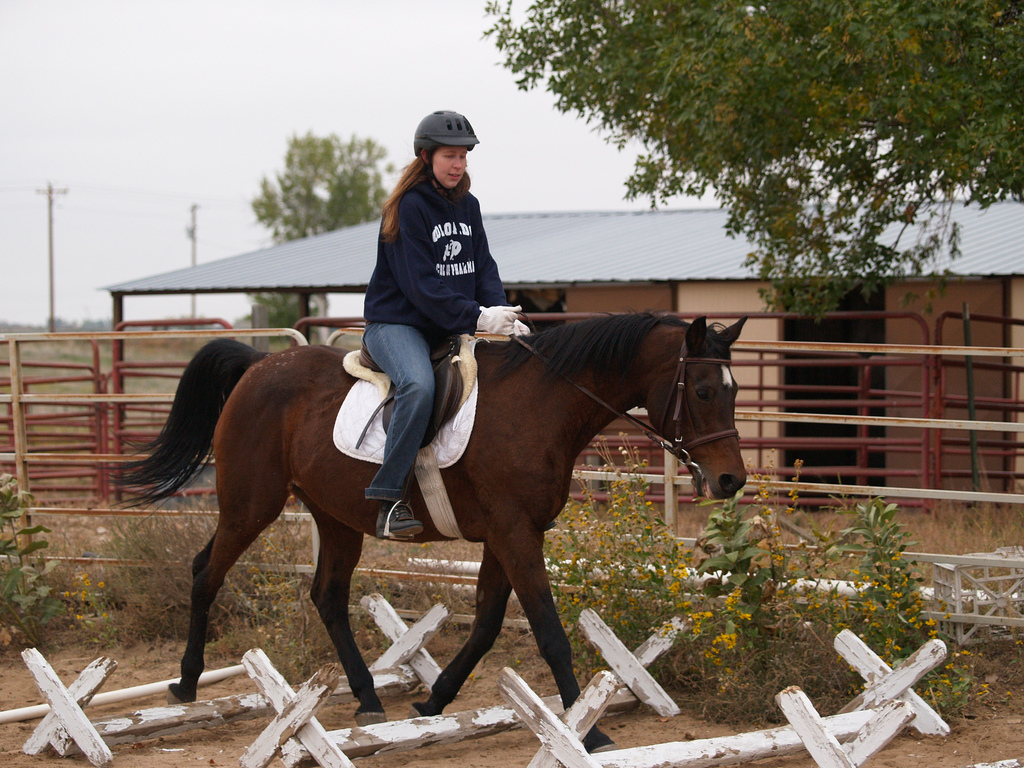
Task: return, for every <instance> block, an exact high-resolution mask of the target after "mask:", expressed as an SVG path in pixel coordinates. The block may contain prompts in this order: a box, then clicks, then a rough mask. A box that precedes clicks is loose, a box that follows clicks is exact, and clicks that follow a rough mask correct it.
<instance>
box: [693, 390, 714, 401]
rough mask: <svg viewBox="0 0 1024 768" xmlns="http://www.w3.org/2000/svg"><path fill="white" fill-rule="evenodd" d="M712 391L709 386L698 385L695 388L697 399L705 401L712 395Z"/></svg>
mask: <svg viewBox="0 0 1024 768" xmlns="http://www.w3.org/2000/svg"><path fill="white" fill-rule="evenodd" d="M714 394H715V393H714V391H713V390H712V389H711V387H698V388H697V399H698V400H703V401H704V402H707V401H708V400H710V399H711V398H712V397H713V396H714Z"/></svg>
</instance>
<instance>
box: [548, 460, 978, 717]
mask: <svg viewBox="0 0 1024 768" xmlns="http://www.w3.org/2000/svg"><path fill="white" fill-rule="evenodd" d="M627 459H629V456H628V453H627ZM634 466H637V469H642V467H640V466H638V465H634ZM755 480H756V478H755ZM761 486H762V487H761V488H760V490H759V491H758V493H757V494H756V496H755V498H754V500H753V502H752V503H751V504H749V505H746V506H743V505H741V503H740V495H739V494H737V496H736V497H734V498H732V499H727V500H725V501H721V502H707V503H706V505H707V506H709V507H710V511H709V513H708V517H707V524H706V527H705V530H704V531H703V533H702V535H701V536H700V537H699V538H698V540H697V544H696V546H695V547H694V549H693V551H687V550H686V549H685V548H684V547H683V546H681V544H680V542H679V541H678V540H677V539H675V538H674V537H673V536H672V535H671V534H670V532H669V531H668V530H667V529H666V528H665V526H664V524H663V523H661V521H660V520H658V519H657V516H656V514H655V510H654V509H653V507H652V504H651V503H650V502H649V501H648V500H647V499H646V485H645V483H644V482H643V481H642V480H641V479H640V478H639V477H637V476H636V474H630V473H625V474H623V475H622V476H621V477H620V478H619V479H617V480H616V481H615V482H613V483H612V484H611V486H610V493H609V498H608V501H607V503H606V504H604V505H601V504H597V503H595V501H594V499H593V498H592V497H588V498H587V499H585V500H584V502H583V503H581V504H570V505H569V507H568V508H567V510H566V512H565V513H564V514H563V518H562V525H561V527H560V530H558V531H557V532H556V534H555V535H553V536H550V537H549V542H548V550H547V555H548V557H549V562H550V575H551V577H552V582H553V583H555V584H557V585H559V586H558V591H559V594H560V603H561V606H560V609H561V613H562V616H563V620H564V621H565V622H566V624H567V626H575V622H576V620H577V617H578V616H579V613H580V611H582V610H583V609H584V608H592V609H594V610H595V611H597V613H598V614H599V615H600V616H601V617H602V619H603V620H604V621H605V622H606V623H608V625H609V626H610V627H611V628H612V629H613V630H614V631H615V632H616V634H617V635H618V636H619V638H620V639H622V641H623V642H624V643H625V644H626V645H627V646H629V647H631V648H635V647H636V646H637V645H638V644H639V643H640V642H642V641H643V640H645V639H646V638H647V637H648V636H649V635H650V634H651V633H652V632H653V631H654V630H655V629H656V628H657V627H659V626H660V625H661V624H662V623H663V622H665V621H667V620H669V619H670V618H672V617H673V616H680V617H683V618H686V619H688V620H689V629H688V631H686V632H684V633H682V634H681V636H680V639H679V640H678V641H677V643H676V645H675V647H674V648H673V649H672V651H670V652H669V653H668V654H666V657H665V658H663V660H661V662H660V663H659V664H658V666H657V667H656V668H655V670H654V672H655V674H656V675H657V676H658V678H659V679H660V681H661V682H662V684H663V685H667V686H669V687H674V688H676V689H679V690H681V691H684V692H686V693H687V694H688V695H687V698H688V699H690V700H693V701H697V702H700V708H701V710H702V713H703V714H704V715H705V716H709V717H712V718H714V719H716V720H725V721H731V722H746V723H749V722H778V721H779V718H780V713H779V712H778V710H777V708H776V706H775V704H774V697H775V694H777V693H778V692H779V691H780V690H782V689H783V688H785V687H787V686H790V685H797V686H800V687H801V688H802V689H803V690H804V691H805V692H806V693H807V694H808V696H810V697H811V699H812V700H814V701H815V704H816V706H817V707H818V709H819V711H822V712H834V711H837V710H838V709H839V708H840V707H841V706H843V705H844V704H845V703H846V702H847V701H849V700H850V699H851V698H853V697H854V696H855V695H856V694H857V693H858V692H859V691H860V690H861V689H862V688H863V680H862V679H861V678H860V676H859V675H857V674H855V673H854V672H853V671H852V670H851V668H850V667H849V665H847V664H846V663H845V662H844V661H843V660H842V659H841V658H840V657H839V656H838V654H836V652H835V650H834V649H833V645H832V642H833V639H834V637H835V635H836V634H837V633H838V632H839V631H840V630H842V629H846V628H849V629H851V630H853V631H855V632H856V633H857V634H858V635H859V636H860V637H861V638H863V639H864V640H865V642H866V643H867V644H868V645H869V646H870V647H871V648H872V649H873V650H874V651H875V652H876V653H877V654H878V655H879V656H881V657H882V658H883V659H884V660H885V661H886V662H887V663H889V664H890V665H892V666H895V665H896V664H898V663H899V662H900V661H902V660H903V659H904V658H905V657H906V656H908V655H909V654H910V653H912V652H913V651H915V650H917V648H919V647H920V646H921V645H923V644H924V643H925V642H926V641H927V640H928V639H930V638H932V637H936V636H938V630H937V627H936V625H935V622H933V621H925V620H924V619H923V617H922V609H923V600H922V598H921V593H920V589H919V587H920V583H921V581H922V579H921V576H920V575H919V573H918V568H917V566H916V564H915V563H913V562H912V561H909V560H908V559H907V558H906V556H905V552H906V549H907V546H908V545H909V541H908V539H909V535H908V534H907V533H906V532H904V531H903V530H902V529H901V528H900V526H899V524H898V522H897V521H896V513H897V507H896V506H895V505H892V504H885V503H884V502H882V501H881V500H878V499H871V500H868V501H864V502H861V503H858V504H856V505H855V506H854V508H853V509H852V510H851V511H850V512H849V514H850V515H851V516H853V517H854V518H855V520H854V522H853V523H852V524H851V525H849V526H848V527H847V528H845V529H844V530H842V531H839V532H836V533H831V532H818V538H819V545H818V546H815V547H811V546H808V545H807V544H806V543H786V541H785V540H784V536H783V532H782V528H781V526H780V523H779V521H780V517H781V516H783V515H787V514H791V513H792V512H793V511H794V506H795V504H796V502H797V498H796V494H795V493H793V494H791V497H790V498H787V499H786V500H785V502H784V503H780V502H779V501H778V500H777V499H772V498H771V497H770V496H769V494H768V492H767V491H766V490H765V486H766V484H765V483H762V484H761ZM851 556H854V557H856V558H857V559H856V560H854V561H851V560H850V557H851ZM574 645H575V646H576V647H575V650H576V657H577V660H578V664H579V666H580V668H581V669H580V670H579V671H580V674H581V676H583V677H587V676H589V675H590V674H593V673H594V672H595V671H596V670H597V668H598V665H599V663H600V660H599V659H598V658H597V657H596V655H595V654H594V653H593V652H592V651H591V650H590V649H589V648H587V647H583V645H582V643H580V642H579V640H578V638H577V639H576V641H575V643H574ZM974 688H975V685H974V680H973V676H972V675H971V671H970V659H969V655H967V654H964V653H962V652H957V653H953V654H951V656H950V659H949V660H948V662H947V664H946V666H945V667H943V668H940V669H939V670H936V671H934V672H932V673H931V674H930V675H929V676H928V677H927V678H925V679H924V680H923V681H922V682H921V683H920V684H919V686H918V690H919V691H920V692H922V694H923V695H926V696H927V698H928V699H929V700H930V701H931V702H932V703H933V705H935V706H936V707H937V708H938V709H939V711H940V712H941V713H943V714H944V715H947V716H949V715H953V714H956V713H957V712H959V711H961V710H962V709H963V708H964V707H965V706H966V704H967V703H968V702H969V700H970V696H971V695H972V694H971V692H972V690H974Z"/></svg>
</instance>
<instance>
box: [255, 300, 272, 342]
mask: <svg viewBox="0 0 1024 768" xmlns="http://www.w3.org/2000/svg"><path fill="white" fill-rule="evenodd" d="M269 326H270V310H268V309H267V306H266V305H265V304H253V305H252V327H253V328H268V327H269ZM252 345H253V347H255V348H256V350H257V351H259V352H269V351H270V338H269V337H267V336H254V337H253V339H252Z"/></svg>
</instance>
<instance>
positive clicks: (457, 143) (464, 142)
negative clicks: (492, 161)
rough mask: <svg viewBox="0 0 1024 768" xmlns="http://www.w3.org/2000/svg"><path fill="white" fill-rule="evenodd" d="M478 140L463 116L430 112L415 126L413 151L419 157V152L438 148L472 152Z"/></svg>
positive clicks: (441, 111) (456, 113)
mask: <svg viewBox="0 0 1024 768" xmlns="http://www.w3.org/2000/svg"><path fill="white" fill-rule="evenodd" d="M479 143H480V140H479V139H477V137H476V134H475V133H474V132H473V126H472V125H470V124H469V120H467V119H466V118H465V116H464V115H460V114H459V113H458V112H452V111H450V110H439V111H437V112H432V113H430V114H429V115H427V116H426V117H424V118H423V119H422V120H420V124H419V125H418V126H416V137H415V138H414V139H413V143H412V146H413V149H414V150H415V151H416V155H417V156H419V154H420V151H421V150H424V149H425V150H427V151H428V152H429V151H431V150H434V149H437V148H438V147H441V146H444V147H465V148H466V149H467V150H472V149H473V147H474V146H475V145H476V144H479Z"/></svg>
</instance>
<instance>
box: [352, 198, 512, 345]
mask: <svg viewBox="0 0 1024 768" xmlns="http://www.w3.org/2000/svg"><path fill="white" fill-rule="evenodd" d="M398 225H399V233H398V239H397V240H396V241H395V242H393V243H385V242H384V240H383V239H381V238H380V237H379V236H378V239H377V265H376V267H374V270H373V275H372V277H370V282H369V285H367V288H366V299H365V301H364V304H363V317H365V318H366V320H367V322H379V323H398V324H401V325H411V326H413V327H414V328H418V329H420V330H421V331H423V333H424V335H425V336H426V337H427V339H428V341H430V342H431V343H434V342H436V341H439V340H440V339H441V338H443V337H445V336H449V335H452V334H456V333H473V332H474V331H475V330H476V321H477V318H478V317H479V316H480V308H481V307H491V306H500V305H506V304H508V301H507V299H506V297H505V289H504V287H503V286H502V282H501V277H500V276H499V275H498V266H497V264H495V262H494V259H493V258H492V257H491V252H490V249H489V248H488V247H487V235H485V234H484V226H483V220H482V219H481V217H480V203H479V201H477V199H476V198H475V197H474V196H473V195H471V194H466V195H465V196H464V197H463V198H462V199H461V200H459V201H458V202H455V203H453V202H450V201H449V200H448V199H447V198H445V197H443V196H442V195H441V193H440V192H438V191H437V190H436V189H434V187H433V186H432V185H431V184H430V183H429V182H423V183H422V184H418V185H417V186H415V187H413V188H412V189H410V190H409V191H408V192H406V193H405V195H404V196H403V197H402V200H401V202H400V203H399V204H398Z"/></svg>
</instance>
